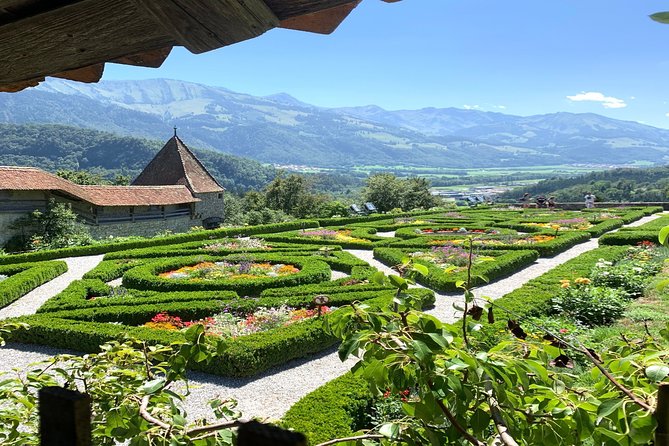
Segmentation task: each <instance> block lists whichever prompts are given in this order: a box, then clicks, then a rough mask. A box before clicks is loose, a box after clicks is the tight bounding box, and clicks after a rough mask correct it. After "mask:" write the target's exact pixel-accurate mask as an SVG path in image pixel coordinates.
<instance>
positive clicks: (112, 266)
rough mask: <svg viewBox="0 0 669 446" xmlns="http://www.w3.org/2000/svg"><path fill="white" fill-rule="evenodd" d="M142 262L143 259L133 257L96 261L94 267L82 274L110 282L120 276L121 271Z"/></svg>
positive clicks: (86, 277)
mask: <svg viewBox="0 0 669 446" xmlns="http://www.w3.org/2000/svg"><path fill="white" fill-rule="evenodd" d="M143 263H145V261H142V260H134V259H132V260H131V259H115V260H103V261H102V262H100V263H98V265H97V266H96V267H95V268H93V269H92V270H90V271H89V272H87V273H86V274H84V276H83V278H84V279H99V280H101V281H103V282H110V281H112V280H114V279H118V278H119V277H121V276H122V275H123V273H124V272H126V271H128V270H129V269H131V268H134V267H136V266H139V265H141V264H143Z"/></svg>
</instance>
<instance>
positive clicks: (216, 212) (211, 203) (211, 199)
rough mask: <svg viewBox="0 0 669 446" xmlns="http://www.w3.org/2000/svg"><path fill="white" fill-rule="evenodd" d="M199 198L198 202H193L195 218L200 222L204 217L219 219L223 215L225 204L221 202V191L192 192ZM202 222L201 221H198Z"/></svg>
mask: <svg viewBox="0 0 669 446" xmlns="http://www.w3.org/2000/svg"><path fill="white" fill-rule="evenodd" d="M193 195H195V197H197V198H199V199H200V200H202V201H200V202H197V203H195V216H194V218H195V219H196V220H199V221H200V222H201V221H202V220H204V219H206V218H212V217H217V218H220V219H221V220H222V219H223V217H224V215H225V204H224V202H223V192H210V193H206V194H193ZM199 224H202V223H199Z"/></svg>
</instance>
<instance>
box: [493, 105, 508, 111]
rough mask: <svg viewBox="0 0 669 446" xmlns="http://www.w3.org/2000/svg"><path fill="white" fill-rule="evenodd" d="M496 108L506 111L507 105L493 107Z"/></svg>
mask: <svg viewBox="0 0 669 446" xmlns="http://www.w3.org/2000/svg"><path fill="white" fill-rule="evenodd" d="M493 107H494V108H498V109H500V110H506V105H493Z"/></svg>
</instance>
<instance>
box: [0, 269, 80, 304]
mask: <svg viewBox="0 0 669 446" xmlns="http://www.w3.org/2000/svg"><path fill="white" fill-rule="evenodd" d="M65 271H67V264H66V263H65V262H63V261H61V260H56V261H52V262H37V263H22V264H17V265H0V274H2V275H4V276H8V277H5V278H4V280H2V281H0V308H2V307H5V306H7V305H9V304H10V303H12V302H14V301H16V300H17V299H19V298H20V297H22V296H25V295H26V294H28V293H29V292H30V291H32V290H34V289H35V288H37V287H38V286H40V285H42V284H43V283H46V282H48V281H49V280H51V279H53V278H55V277H58V276H60V275H61V274H63V273H64V272H65Z"/></svg>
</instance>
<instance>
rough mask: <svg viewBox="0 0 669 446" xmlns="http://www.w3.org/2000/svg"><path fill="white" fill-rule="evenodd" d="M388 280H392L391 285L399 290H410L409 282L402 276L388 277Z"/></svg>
mask: <svg viewBox="0 0 669 446" xmlns="http://www.w3.org/2000/svg"><path fill="white" fill-rule="evenodd" d="M388 279H390V283H391V284H392V285H393V286H394V287H395V288H399V289H406V288H408V286H407V281H406V280H404V279H402V278H401V277H400V276H395V275H392V276H388Z"/></svg>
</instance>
